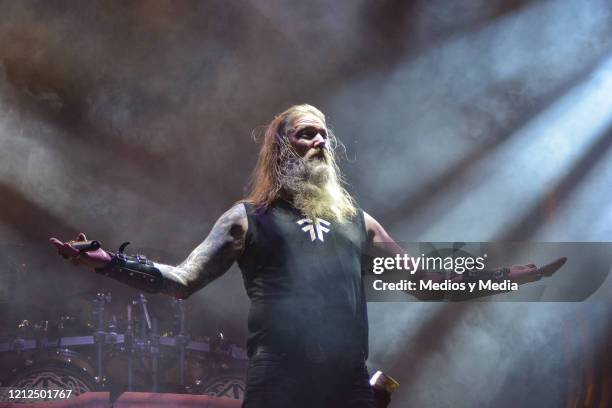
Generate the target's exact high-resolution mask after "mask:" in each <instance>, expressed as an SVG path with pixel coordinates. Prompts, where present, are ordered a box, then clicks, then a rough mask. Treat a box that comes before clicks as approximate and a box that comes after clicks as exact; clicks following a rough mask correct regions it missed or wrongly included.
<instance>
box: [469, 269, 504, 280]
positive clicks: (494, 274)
mask: <svg viewBox="0 0 612 408" xmlns="http://www.w3.org/2000/svg"><path fill="white" fill-rule="evenodd" d="M509 274H510V268H497V269H495V270H493V271H487V270H484V271H476V270H471V271H466V272H465V273H464V274H463V280H462V282H478V281H489V280H491V281H494V282H502V281H503V280H505V279H507V278H508V275H509Z"/></svg>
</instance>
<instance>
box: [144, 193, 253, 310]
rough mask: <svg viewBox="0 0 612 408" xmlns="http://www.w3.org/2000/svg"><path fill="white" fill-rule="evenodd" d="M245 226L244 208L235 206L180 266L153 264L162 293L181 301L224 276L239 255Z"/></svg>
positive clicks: (220, 219) (238, 205) (242, 246)
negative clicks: (161, 277) (160, 278)
mask: <svg viewBox="0 0 612 408" xmlns="http://www.w3.org/2000/svg"><path fill="white" fill-rule="evenodd" d="M247 225H248V223H247V216H246V211H245V209H244V205H243V204H236V205H235V206H234V207H232V208H230V209H229V210H228V211H227V212H225V213H224V214H223V215H222V216H221V217H220V218H219V219H218V220H217V222H216V223H215V225H214V226H213V228H212V230H211V231H210V233H209V234H208V236H207V237H206V239H205V240H204V241H203V242H202V243H201V244H200V245H198V246H197V247H196V248H195V249H194V250H193V252H191V254H190V255H189V256H188V257H187V259H185V260H184V261H183V262H182V263H181V264H180V265H178V266H170V265H164V264H159V263H155V267H157V268H158V269H159V271H160V272H161V273H162V276H163V285H162V289H161V291H162V292H163V293H166V294H168V295H172V296H176V297H179V298H182V299H184V298H187V297H189V296H190V295H191V294H193V293H194V292H196V291H198V290H199V289H201V288H203V287H204V286H206V285H208V284H209V283H210V282H212V281H213V280H215V279H216V278H218V277H219V276H221V275H223V274H224V273H225V272H226V271H227V270H228V269H229V268H230V266H232V264H233V263H234V261H235V260H236V259H237V258H238V257H239V256H240V254H241V253H242V250H243V248H244V238H245V235H246V231H247Z"/></svg>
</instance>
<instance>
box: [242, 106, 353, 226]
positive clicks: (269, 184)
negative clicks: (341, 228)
mask: <svg viewBox="0 0 612 408" xmlns="http://www.w3.org/2000/svg"><path fill="white" fill-rule="evenodd" d="M304 115H313V116H315V117H317V118H319V119H320V120H321V121H322V122H323V123H326V122H325V115H324V114H323V112H321V111H320V110H319V109H317V108H315V107H314V106H312V105H308V104H302V105H294V106H292V107H290V108H289V109H287V110H286V111H284V112H282V113H281V114H279V115H277V116H276V117H275V118H274V119H273V120H272V121H271V122H270V123H269V124H268V125H267V126H266V128H265V132H264V135H263V141H262V146H261V149H260V150H259V158H258V160H257V165H256V166H255V169H254V170H253V174H252V175H251V183H250V192H249V194H248V195H247V196H246V197H245V198H244V199H243V200H241V201H242V202H248V203H252V204H254V205H255V206H256V207H257V208H259V209H265V208H267V207H268V206H269V205H270V204H272V202H273V201H275V200H276V199H278V198H279V197H280V194H281V190H282V188H283V185H282V182H281V171H282V168H281V164H282V163H281V161H282V160H283V157H282V153H281V151H282V150H283V149H282V144H285V146H286V144H287V143H288V135H289V133H290V132H291V131H292V124H293V123H294V121H295V119H297V118H298V117H300V116H304ZM338 146H340V143H339V142H338V140H337V139H336V137H335V136H334V134H333V132H332V131H331V130H330V129H328V151H329V155H328V158H329V165H330V166H332V167H333V169H334V170H335V173H336V174H337V177H338V182H339V184H344V180H343V179H342V177H341V173H340V169H339V167H338V165H337V163H336V160H335V152H334V151H335V149H336V148H337V147H338ZM340 189H341V195H340V197H338V200H337V201H338V202H337V203H335V205H334V206H335V207H337V208H338V209H339V211H340V212H341V216H340V218H341V219H345V218H347V217H352V216H354V215H355V214H356V213H357V209H356V207H355V202H354V200H353V198H352V197H351V195H350V194H349V193H348V192H347V191H346V190H345V189H344V188H343V187H342V186H341V187H340Z"/></svg>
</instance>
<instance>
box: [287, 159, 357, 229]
mask: <svg viewBox="0 0 612 408" xmlns="http://www.w3.org/2000/svg"><path fill="white" fill-rule="evenodd" d="M329 155H330V153H329V152H328V151H327V150H323V157H322V158H319V157H315V158H313V159H312V160H304V159H303V158H301V157H297V156H293V157H288V158H286V159H285V160H283V162H282V164H281V166H280V172H279V173H280V180H281V184H282V186H283V188H284V189H285V191H286V192H288V193H289V194H290V195H291V196H292V198H293V205H294V206H295V207H296V208H297V209H298V210H300V211H301V212H302V214H304V215H305V216H306V217H308V218H310V219H313V220H314V219H315V218H323V219H325V220H327V221H336V222H345V221H346V218H347V217H346V210H345V209H344V208H343V207H342V206H343V204H345V203H346V200H347V198H346V192H345V190H344V189H343V188H342V186H341V185H340V180H339V178H338V174H337V172H336V170H335V168H334V166H332V165H331V164H330V163H331V159H330V157H329Z"/></svg>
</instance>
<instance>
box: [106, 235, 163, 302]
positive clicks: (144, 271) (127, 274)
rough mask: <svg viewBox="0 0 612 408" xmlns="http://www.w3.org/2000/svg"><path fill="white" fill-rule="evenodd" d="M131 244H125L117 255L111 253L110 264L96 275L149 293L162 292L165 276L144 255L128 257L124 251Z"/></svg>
mask: <svg viewBox="0 0 612 408" xmlns="http://www.w3.org/2000/svg"><path fill="white" fill-rule="evenodd" d="M128 244H129V243H124V244H123V245H121V247H120V248H119V251H117V252H116V253H113V252H109V254H110V255H111V257H112V258H111V260H110V262H109V263H108V264H107V265H106V266H105V267H104V268H97V269H96V270H95V271H96V273H99V274H102V275H104V276H108V277H111V278H113V279H116V280H118V281H120V282H123V283H125V284H127V285H129V286H131V287H133V288H136V289H139V290H142V291H144V292H147V293H157V292H159V291H160V290H161V287H162V283H163V276H162V274H161V272H160V271H159V269H157V268H156V267H155V264H154V263H153V262H152V261H150V260H148V259H147V258H146V257H145V256H144V255H135V256H132V255H126V254H124V253H123V250H124V249H125V247H126V246H127V245H128Z"/></svg>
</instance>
